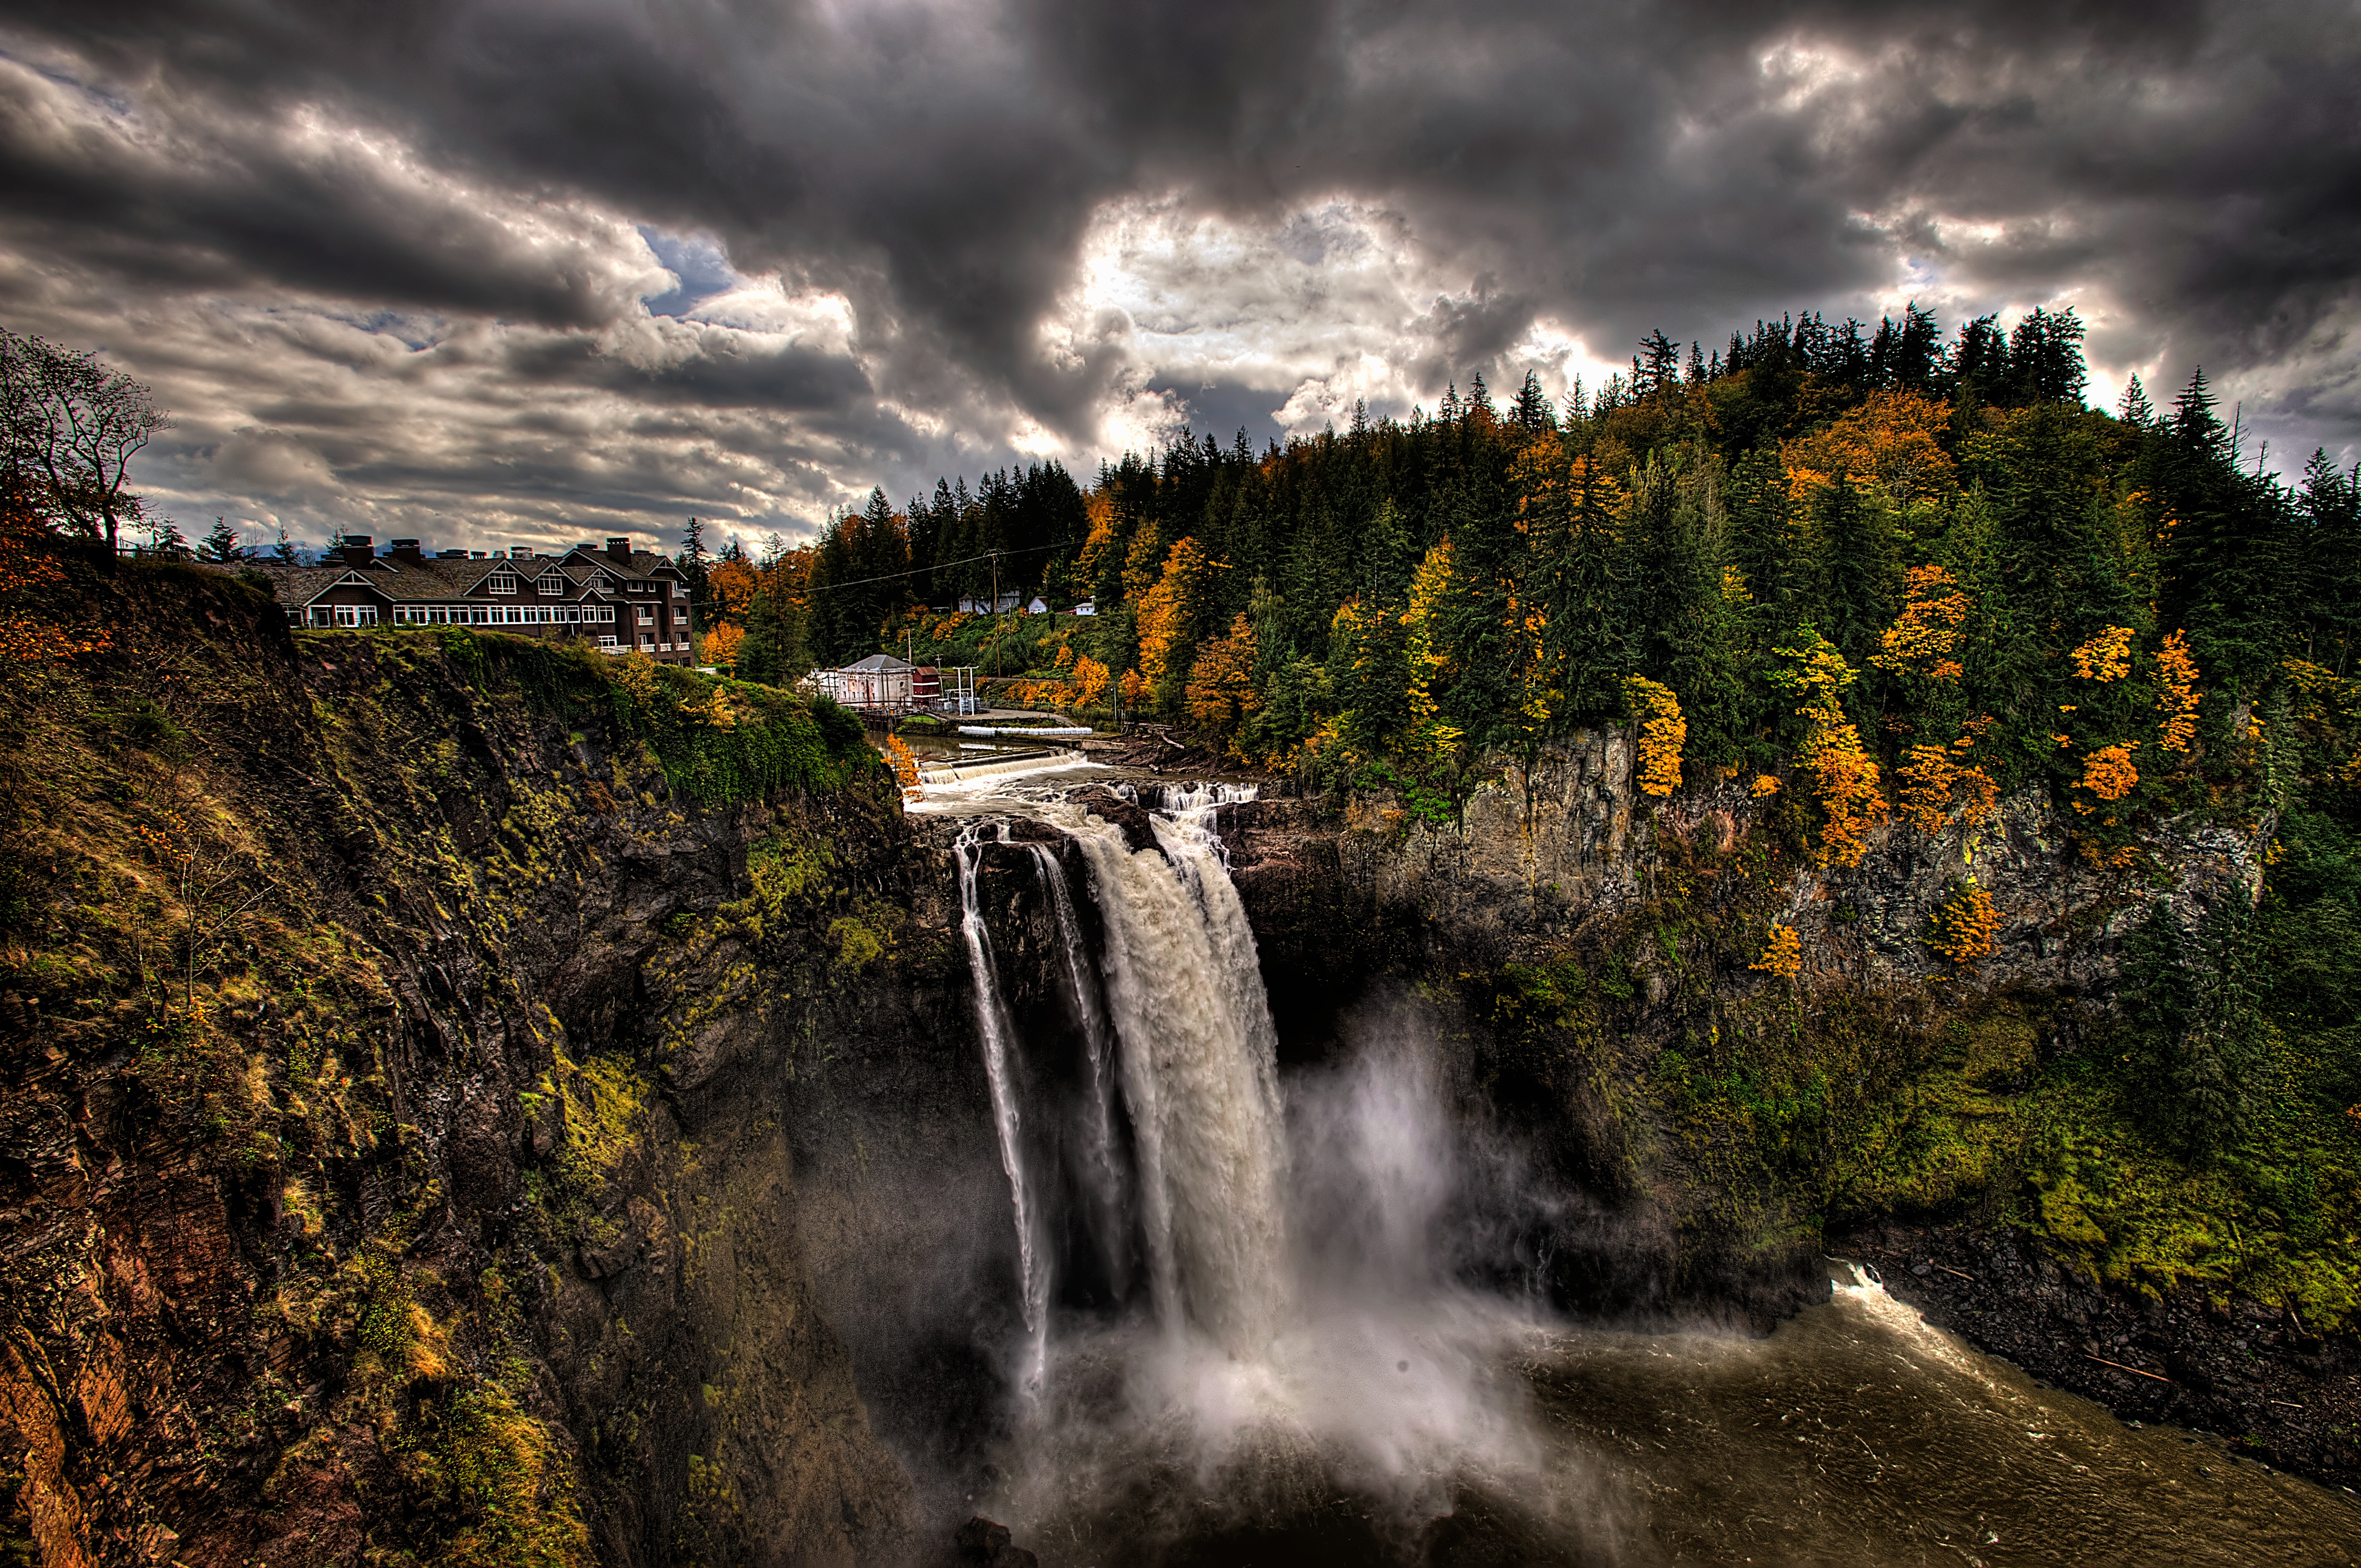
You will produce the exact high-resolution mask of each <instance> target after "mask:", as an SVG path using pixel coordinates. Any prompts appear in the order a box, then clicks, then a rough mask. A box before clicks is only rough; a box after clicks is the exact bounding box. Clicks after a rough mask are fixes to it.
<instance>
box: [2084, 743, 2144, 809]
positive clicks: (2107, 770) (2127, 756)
mask: <svg viewBox="0 0 2361 1568" xmlns="http://www.w3.org/2000/svg"><path fill="white" fill-rule="evenodd" d="M2138 785H2139V770H2138V769H2137V768H2136V767H2134V766H2132V749H2131V747H2129V746H2127V745H2123V744H2120V743H2119V744H2116V745H2113V746H2102V747H2100V748H2099V749H2098V750H2097V751H2093V752H2092V753H2091V754H2090V755H2089V756H2088V757H2085V758H2084V759H2083V760H2082V787H2083V788H2084V789H2087V790H2089V791H2090V792H2091V793H2092V795H2096V796H2098V797H2099V798H2100V799H2101V800H2105V801H2116V800H2121V799H2123V798H2124V796H2125V795H2129V794H2131V792H2132V791H2133V790H2134V789H2136V788H2137V787H2138ZM2074 809H2075V810H2077V811H2082V812H2088V811H2089V810H2090V809H2091V808H2090V807H2089V806H2084V805H2082V804H2081V802H2080V801H2077V802H2076V803H2075V806H2074Z"/></svg>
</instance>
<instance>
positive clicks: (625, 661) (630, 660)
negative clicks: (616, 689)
mask: <svg viewBox="0 0 2361 1568" xmlns="http://www.w3.org/2000/svg"><path fill="white" fill-rule="evenodd" d="M607 678H608V679H609V680H610V681H612V682H614V683H615V684H616V685H619V686H620V687H622V688H623V690H624V691H625V692H627V693H629V694H630V696H631V701H632V703H633V704H634V705H635V706H637V707H640V708H641V709H642V710H645V709H646V708H648V707H651V706H652V705H653V703H654V702H655V699H656V662H655V661H654V660H653V659H652V658H650V657H648V655H646V654H645V653H642V652H636V651H634V652H629V653H626V654H624V655H623V656H622V657H621V658H620V659H609V660H608V661H607Z"/></svg>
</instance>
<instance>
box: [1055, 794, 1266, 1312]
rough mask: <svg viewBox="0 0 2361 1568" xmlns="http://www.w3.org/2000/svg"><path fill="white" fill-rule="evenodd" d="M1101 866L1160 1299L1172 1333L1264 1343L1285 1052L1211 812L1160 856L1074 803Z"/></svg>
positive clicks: (1144, 1218) (1168, 839)
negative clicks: (1215, 840) (1186, 1329)
mask: <svg viewBox="0 0 2361 1568" xmlns="http://www.w3.org/2000/svg"><path fill="white" fill-rule="evenodd" d="M1049 816H1050V818H1051V820H1053V821H1055V822H1057V823H1058V824H1059V826H1060V827H1061V828H1064V829H1065V830H1066V832H1067V833H1068V834H1069V835H1071V837H1072V839H1074V841H1075V842H1076V843H1077V844H1078V845H1079V846H1080V847H1081V849H1082V853H1083V855H1084V857H1085V858H1086V859H1087V860H1088V861H1089V863H1090V867H1091V874H1092V879H1093V884H1094V888H1095V892H1096V895H1097V901H1098V906H1099V913H1100V916H1101V917H1102V919H1103V921H1104V926H1105V929H1106V948H1105V959H1104V969H1105V974H1106V980H1107V999H1108V1003H1109V1011H1110V1012H1111V1013H1112V1014H1113V1015H1114V1020H1115V1034H1116V1036H1117V1038H1118V1039H1119V1041H1120V1042H1121V1047H1122V1050H1121V1058H1122V1064H1123V1089H1124V1100H1125V1103H1126V1106H1127V1108H1128V1109H1129V1111H1130V1114H1131V1122H1132V1126H1133V1130H1134V1134H1135V1137H1136V1141H1137V1149H1138V1166H1139V1170H1138V1187H1139V1194H1140V1218H1141V1222H1142V1229H1143V1231H1144V1232H1145V1234H1146V1238H1147V1244H1148V1276H1149V1283H1150V1289H1151V1292H1152V1295H1153V1298H1154V1304H1155V1308H1156V1311H1157V1315H1158V1318H1159V1321H1161V1322H1162V1323H1163V1324H1164V1325H1165V1327H1166V1328H1167V1329H1168V1331H1170V1332H1180V1330H1181V1329H1182V1327H1183V1326H1184V1325H1188V1326H1193V1327H1194V1328H1195V1329H1197V1330H1198V1331H1200V1332H1203V1333H1205V1334H1206V1335H1208V1336H1209V1337H1211V1338H1212V1339H1213V1340H1214V1341H1215V1342H1216V1343H1220V1344H1222V1345H1223V1346H1224V1347H1226V1348H1227V1349H1229V1350H1230V1351H1232V1352H1233V1353H1241V1354H1243V1353H1251V1352H1253V1351H1255V1350H1257V1349H1258V1348H1260V1347H1261V1346H1263V1345H1264V1344H1267V1343H1268V1341H1269V1339H1270V1336H1271V1334H1272V1333H1273V1332H1274V1331H1275V1330H1276V1328H1277V1326H1278V1324H1279V1320H1280V1314H1281V1311H1282V1309H1283V1306H1284V1303H1285V1300H1286V1297H1287V1282H1286V1275H1285V1271H1284V1268H1283V1267H1282V1245H1283V1237H1284V1233H1285V1224H1284V1222H1283V1219H1282V1212H1281V1204H1280V1184H1281V1178H1282V1173H1283V1171H1284V1168H1285V1164H1286V1151H1285V1143H1284V1137H1283V1126H1282V1121H1281V1116H1280V1112H1279V1087H1278V1060H1277V1042H1276V1038H1275V1036H1274V1034H1273V1032H1272V1029H1271V1025H1270V1013H1269V1008H1268V1003H1266V1002H1265V1000H1264V997H1263V992H1262V981H1261V977H1260V974H1259V971H1258V970H1257V967H1256V960H1255V950H1254V937H1253V933H1252V931H1251V930H1249V929H1248V928H1247V927H1246V916H1245V911H1244V909H1243V908H1242V907H1241V906H1240V905H1239V904H1238V900H1237V893H1236V890H1235V888H1234V887H1233V886H1232V885H1231V883H1230V880H1229V873H1228V871H1227V869H1226V868H1225V867H1224V866H1223V864H1222V862H1221V860H1220V857H1219V855H1218V853H1217V852H1216V851H1215V850H1213V848H1211V847H1210V844H1211V834H1210V832H1209V831H1208V830H1207V828H1205V826H1204V824H1203V821H1202V817H1199V818H1198V819H1197V820H1194V821H1183V820H1180V819H1177V818H1167V817H1162V816H1158V817H1154V818H1152V819H1151V820H1152V821H1153V822H1154V824H1155V832H1156V834H1157V838H1158V841H1159V844H1160V845H1161V846H1162V849H1163V853H1161V854H1159V853H1158V852H1157V851H1156V850H1137V851H1135V850H1133V849H1132V848H1131V847H1130V845H1129V844H1128V842H1126V839H1125V838H1124V834H1123V830H1122V828H1119V827H1116V826H1115V825H1114V824H1112V823H1109V822H1106V821H1104V820H1103V819H1102V818H1100V817H1093V816H1089V815H1086V814H1084V813H1082V812H1081V811H1079V810H1075V809H1073V808H1071V807H1063V808H1059V807H1053V808H1051V809H1050V812H1049Z"/></svg>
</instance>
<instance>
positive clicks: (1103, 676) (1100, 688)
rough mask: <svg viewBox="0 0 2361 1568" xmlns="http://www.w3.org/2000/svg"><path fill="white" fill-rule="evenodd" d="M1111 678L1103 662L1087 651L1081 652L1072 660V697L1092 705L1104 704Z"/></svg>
mask: <svg viewBox="0 0 2361 1568" xmlns="http://www.w3.org/2000/svg"><path fill="white" fill-rule="evenodd" d="M1111 679H1112V677H1111V676H1110V675H1109V674H1107V667H1106V666H1105V665H1104V664H1102V663H1099V662H1098V661H1097V660H1096V659H1093V658H1092V657H1091V656H1090V655H1089V654H1087V653H1085V654H1083V655H1082V657H1081V658H1079V659H1077V660H1075V661H1074V673H1073V676H1072V680H1073V687H1074V699H1075V700H1076V701H1077V702H1081V703H1082V704H1084V705H1086V706H1088V707H1101V706H1104V703H1105V702H1106V695H1107V685H1108V683H1109V681H1110V680H1111Z"/></svg>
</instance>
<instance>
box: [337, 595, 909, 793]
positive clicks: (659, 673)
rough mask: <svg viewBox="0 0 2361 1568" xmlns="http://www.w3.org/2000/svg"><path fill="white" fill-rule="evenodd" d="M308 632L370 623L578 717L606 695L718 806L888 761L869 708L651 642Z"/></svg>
mask: <svg viewBox="0 0 2361 1568" xmlns="http://www.w3.org/2000/svg"><path fill="white" fill-rule="evenodd" d="M302 635H303V636H304V637H306V639H307V640H312V641H315V644H316V646H318V647H319V648H320V650H321V651H322V652H323V654H324V656H332V655H329V651H330V650H332V649H333V648H335V646H336V645H337V644H338V642H339V641H344V640H346V639H350V638H352V637H354V636H357V635H360V636H367V637H368V638H369V640H370V641H372V642H373V643H375V644H377V645H378V646H379V648H380V649H381V650H383V652H382V654H381V656H382V657H385V658H388V659H390V660H395V661H401V660H412V659H415V658H417V657H419V656H421V655H424V656H427V657H440V658H442V659H445V660H447V661H448V662H449V663H451V664H453V665H454V666H456V667H457V668H459V669H460V670H463V671H465V672H467V674H468V675H469V676H470V677H471V678H472V679H473V680H474V681H475V682H476V683H477V684H478V685H483V684H484V683H487V682H498V683H499V684H500V685H504V686H507V687H510V688H511V689H514V690H516V691H518V692H520V693H522V695H523V696H525V698H526V699H527V700H528V701H530V702H532V703H533V704H534V705H535V706H537V707H542V708H543V709H544V710H547V711H552V712H556V713H561V714H565V715H567V716H569V717H572V716H578V715H580V714H581V712H582V711H583V710H584V709H585V708H586V707H603V708H604V709H605V710H606V713H607V715H608V717H609V718H611V719H612V721H613V723H614V726H615V729H617V730H618V731H620V733H623V734H626V735H630V736H632V737H634V738H636V739H638V740H642V741H644V742H645V743H646V744H647V747H648V749H649V751H652V752H653V754H654V756H655V758H656V760H657V761H658V762H660V763H661V764H662V765H663V768H664V776H665V777H666V778H667V779H668V780H670V781H671V783H672V784H673V786H674V787H675V788H676V789H679V790H682V791H683V792H685V793H686V794H687V795H690V796H691V797H692V798H694V799H696V800H697V801H698V802H700V803H702V804H705V805H708V806H710V805H721V804H726V803H729V802H733V801H744V800H759V799H761V798H763V797H764V796H766V795H773V794H775V793H776V792H778V791H780V790H784V789H800V790H833V789H838V788H841V787H842V786H843V785H845V784H848V783H850V782H851V780H852V779H854V778H855V777H857V776H858V775H859V774H861V773H862V772H864V771H867V770H869V769H872V768H874V767H878V766H882V765H883V764H882V762H880V761H879V759H878V755H877V752H876V751H875V750H874V749H873V748H872V747H871V746H869V745H868V743H867V740H866V734H865V732H864V730H863V729H862V724H861V720H860V718H858V717H857V716H856V715H854V714H853V713H851V711H849V710H848V709H846V708H844V707H840V706H839V705H838V704H837V703H835V702H833V701H831V700H830V699H829V698H828V697H825V696H803V695H801V694H798V693H795V692H787V691H782V690H779V689H778V688H776V687H774V686H765V685H754V684H752V683H751V682H746V681H733V680H730V679H727V678H724V677H722V676H718V675H708V674H704V673H703V672H701V671H698V670H694V669H689V668H686V667H685V666H682V665H678V664H662V663H657V662H656V661H655V660H653V659H651V658H649V657H648V656H647V655H645V654H643V653H626V654H623V655H621V656H620V657H618V656H614V655H609V654H605V653H601V652H597V651H596V650H595V649H593V648H591V647H590V646H589V645H588V644H587V643H584V642H581V641H572V640H569V641H554V642H553V641H542V640H540V639H537V638H529V637H511V636H504V635H502V634H500V633H497V632H478V631H472V630H467V629H466V628H464V627H446V628H434V629H422V630H407V631H379V632H369V633H353V632H310V633H304V634H302Z"/></svg>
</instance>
